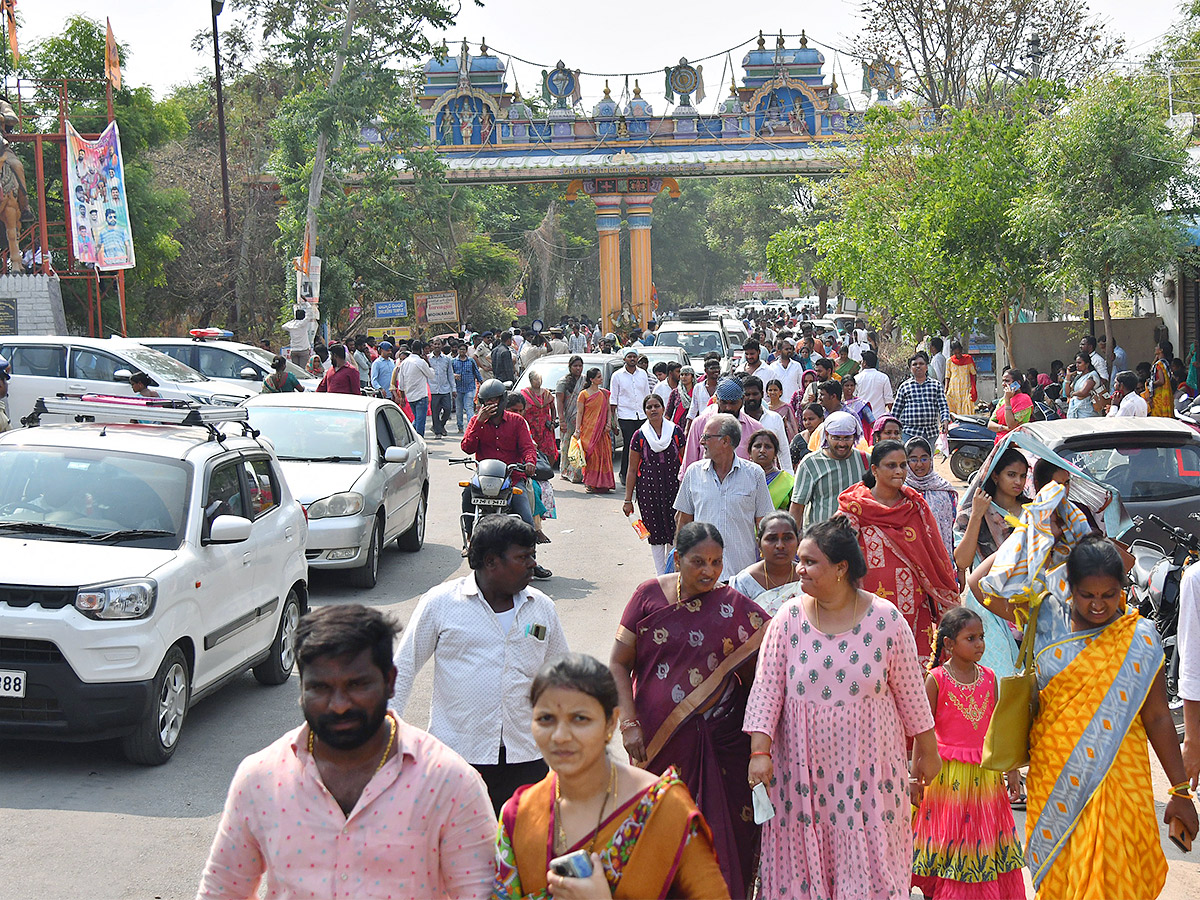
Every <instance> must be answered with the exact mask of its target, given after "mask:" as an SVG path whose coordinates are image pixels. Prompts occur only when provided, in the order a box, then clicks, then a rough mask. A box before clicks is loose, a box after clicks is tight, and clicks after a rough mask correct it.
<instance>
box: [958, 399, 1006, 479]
mask: <svg viewBox="0 0 1200 900" xmlns="http://www.w3.org/2000/svg"><path fill="white" fill-rule="evenodd" d="M950 418H951V422H950V428H949V430H948V431H947V432H946V438H947V440H948V441H949V444H950V471H951V472H953V473H954V477H955V478H959V479H961V480H963V481H969V480H970V478H971V476H972V475H974V474H975V473H976V472H978V471H979V467H980V466H982V465H983V461H984V460H985V459H987V455H988V454H989V453H991V452H992V447H993V446H995V443H996V433H995V432H994V431H992V430H991V429H990V428H988V427H987V418H986V417H984V416H960V415H957V414H954V415H951V416H950Z"/></svg>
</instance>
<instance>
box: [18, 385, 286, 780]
mask: <svg viewBox="0 0 1200 900" xmlns="http://www.w3.org/2000/svg"><path fill="white" fill-rule="evenodd" d="M135 404H137V401H135V400H132V399H126V398H113V399H111V400H102V401H95V402H88V401H75V400H45V401H41V403H40V404H39V408H42V407H44V408H45V412H46V413H47V414H57V415H63V416H72V417H73V416H85V417H90V418H94V419H95V421H93V422H85V423H83V424H71V425H41V426H38V427H29V428H22V429H17V430H15V431H9V432H6V433H5V434H3V435H0V559H3V560H4V566H3V570H2V574H0V738H4V739H7V738H22V737H23V738H36V739H42V740H47V739H49V740H67V741H86V740H100V739H105V738H113V737H117V738H121V740H122V746H123V749H124V752H125V754H126V756H127V757H128V758H129V759H130V760H132V761H133V762H137V763H142V764H147V765H157V764H160V763H164V762H166V761H167V760H168V759H170V758H171V755H172V754H173V753H174V752H175V748H176V747H177V746H178V743H179V736H180V731H181V729H182V727H183V722H184V717H185V716H186V714H187V711H188V708H189V707H190V706H191V704H193V703H195V702H196V701H197V700H199V699H200V698H201V697H203V696H205V695H206V694H208V693H210V692H212V691H214V690H216V689H217V688H218V687H220V686H221V685H222V684H224V683H225V682H227V681H228V680H229V679H230V678H231V677H233V676H235V675H237V674H239V673H241V672H243V671H245V670H246V669H252V670H253V672H254V676H255V678H257V679H258V680H259V681H260V682H262V683H263V684H281V683H282V682H284V681H286V680H287V678H288V676H289V675H290V674H291V671H292V665H293V662H294V655H293V635H294V632H295V629H296V626H297V624H298V622H299V619H300V616H301V615H302V614H303V613H304V611H305V610H306V608H307V603H308V590H307V566H306V563H305V559H304V551H305V546H306V540H307V536H308V526H307V523H306V521H305V517H304V512H303V510H302V509H301V508H300V504H299V503H297V502H296V501H295V500H294V499H293V498H292V495H291V493H290V491H289V490H288V486H287V482H286V481H285V480H284V478H283V474H282V472H281V471H280V469H279V462H278V460H277V459H276V458H275V454H274V452H273V451H272V448H271V446H270V444H269V443H268V442H267V441H265V440H260V439H256V438H255V437H253V435H252V433H247V434H244V435H242V434H238V435H232V434H231V435H229V436H225V435H221V434H219V433H218V432H217V431H216V430H215V429H214V427H213V424H212V423H213V422H216V421H220V422H226V423H232V422H233V421H235V420H237V419H239V418H240V419H241V420H243V421H244V420H245V416H246V413H245V410H244V409H241V408H231V407H207V408H204V409H198V408H195V407H192V408H190V409H187V408H185V409H166V408H154V407H152V406H147V405H144V404H143V405H141V406H138V405H135ZM131 418H136V419H137V421H138V423H139V424H131V423H130V419H131ZM158 422H175V423H179V424H146V423H158ZM193 423H194V424H193Z"/></svg>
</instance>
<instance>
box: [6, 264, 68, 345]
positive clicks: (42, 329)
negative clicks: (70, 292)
mask: <svg viewBox="0 0 1200 900" xmlns="http://www.w3.org/2000/svg"><path fill="white" fill-rule="evenodd" d="M66 333H67V317H66V314H65V313H64V312H63V302H62V289H61V285H60V284H59V280H58V276H57V275H0V335H6V334H33V335H40V334H66Z"/></svg>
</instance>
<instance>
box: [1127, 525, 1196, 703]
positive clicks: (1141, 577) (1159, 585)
mask: <svg viewBox="0 0 1200 900" xmlns="http://www.w3.org/2000/svg"><path fill="white" fill-rule="evenodd" d="M1147 518H1148V519H1149V520H1150V521H1151V522H1153V523H1154V524H1155V525H1157V526H1158V527H1160V528H1161V529H1163V531H1165V532H1166V533H1167V534H1168V535H1169V536H1170V539H1171V542H1172V547H1171V552H1170V554H1168V553H1167V552H1166V551H1165V550H1164V549H1163V548H1162V547H1160V546H1159V545H1158V544H1155V543H1153V542H1151V541H1144V540H1141V539H1138V540H1135V541H1133V542H1132V543H1131V544H1130V545H1129V551H1130V553H1132V554H1133V558H1134V564H1133V569H1132V571H1130V573H1129V574H1130V578H1131V579H1132V581H1133V584H1132V586H1131V588H1130V593H1131V595H1132V596H1131V598H1130V600H1131V602H1132V603H1133V604H1134V605H1135V606H1136V607H1137V609H1138V612H1140V613H1141V614H1142V615H1143V616H1145V617H1146V618H1147V619H1149V620H1150V621H1152V622H1153V623H1154V627H1155V628H1156V629H1157V630H1158V636H1159V639H1160V640H1161V641H1162V645H1163V656H1164V657H1165V660H1164V663H1163V673H1164V675H1165V677H1166V683H1167V699H1168V700H1169V701H1170V704H1171V708H1172V712H1174V713H1175V716H1176V724H1178V720H1179V707H1180V703H1179V655H1178V654H1177V653H1176V652H1175V651H1176V639H1177V633H1178V630H1179V584H1180V581H1181V580H1182V578H1183V570H1184V569H1186V568H1187V567H1188V566H1190V565H1192V564H1193V563H1195V562H1198V561H1200V538H1198V537H1197V536H1196V535H1194V534H1192V533H1191V532H1189V531H1186V530H1184V529H1182V528H1176V527H1174V526H1173V525H1171V524H1170V523H1169V522H1165V521H1163V520H1162V519H1160V518H1159V517H1158V516H1154V515H1151V516H1148V517H1147ZM1188 518H1190V519H1197V520H1200V513H1191V514H1190V515H1189V516H1188ZM1139 524H1140V523H1139Z"/></svg>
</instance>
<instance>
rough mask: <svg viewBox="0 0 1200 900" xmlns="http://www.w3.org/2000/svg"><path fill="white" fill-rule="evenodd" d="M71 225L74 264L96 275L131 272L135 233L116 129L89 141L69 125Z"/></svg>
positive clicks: (111, 129) (68, 165)
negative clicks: (86, 265) (87, 266)
mask: <svg viewBox="0 0 1200 900" xmlns="http://www.w3.org/2000/svg"><path fill="white" fill-rule="evenodd" d="M67 195H68V198H69V199H68V200H67V221H68V222H70V223H71V227H70V231H71V247H72V248H73V250H74V251H75V259H76V260H78V261H79V262H81V263H90V264H92V265H95V266H96V268H97V269H102V270H109V269H132V268H133V266H134V259H133V231H132V230H131V229H130V227H129V203H128V201H127V198H126V196H125V168H124V166H123V164H122V162H121V141H120V136H119V135H118V133H117V123H116V122H110V123H109V124H108V127H107V128H105V129H104V132H103V133H102V134H101V135H100V137H99V138H98V139H97V140H94V141H85V140H84V139H83V138H82V137H80V136H79V132H78V131H76V130H75V129H74V128H73V127H72V126H71V123H70V122H68V123H67Z"/></svg>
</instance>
